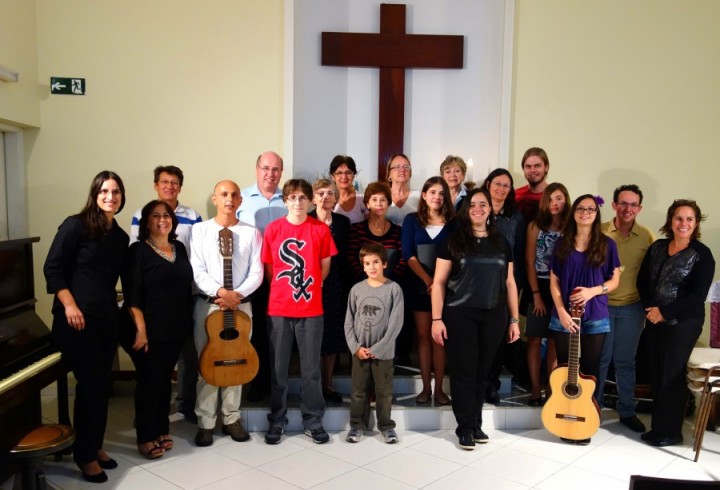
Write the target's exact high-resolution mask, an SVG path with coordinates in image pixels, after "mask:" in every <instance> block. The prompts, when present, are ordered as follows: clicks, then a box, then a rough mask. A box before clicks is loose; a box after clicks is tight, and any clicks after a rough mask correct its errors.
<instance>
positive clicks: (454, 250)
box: [448, 187, 504, 260]
mask: <svg viewBox="0 0 720 490" xmlns="http://www.w3.org/2000/svg"><path fill="white" fill-rule="evenodd" d="M476 194H482V195H483V196H485V199H487V202H488V206H489V208H488V212H489V214H488V221H487V233H488V238H489V239H490V242H491V243H493V245H495V246H496V247H498V248H502V243H503V241H504V238H503V237H502V236H500V235H499V234H498V233H497V231H496V230H495V216H494V214H493V211H492V204H490V202H491V201H490V192H489V191H488V190H487V189H486V188H484V187H476V188H475V189H472V190H470V191H469V192H468V193H467V195H466V196H465V199H464V200H463V203H462V206H460V210H459V211H458V212H457V216H456V217H457V221H458V225H459V227H458V229H457V230H455V231H454V232H453V233H452V234H451V235H450V236H449V237H448V250H449V251H450V254H451V255H452V256H453V257H454V258H455V259H456V260H459V259H462V258H463V257H465V256H466V255H472V254H473V253H474V252H475V251H477V249H478V241H477V239H476V238H475V235H473V229H472V221H471V220H470V207H471V205H472V198H473V196H475V195H476Z"/></svg>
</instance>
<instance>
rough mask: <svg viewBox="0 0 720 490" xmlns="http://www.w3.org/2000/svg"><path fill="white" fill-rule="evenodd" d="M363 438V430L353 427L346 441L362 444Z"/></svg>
mask: <svg viewBox="0 0 720 490" xmlns="http://www.w3.org/2000/svg"><path fill="white" fill-rule="evenodd" d="M362 436H363V430H362V429H357V428H355V427H353V428H352V429H350V432H348V435H347V437H346V438H345V440H346V441H347V442H360V439H362Z"/></svg>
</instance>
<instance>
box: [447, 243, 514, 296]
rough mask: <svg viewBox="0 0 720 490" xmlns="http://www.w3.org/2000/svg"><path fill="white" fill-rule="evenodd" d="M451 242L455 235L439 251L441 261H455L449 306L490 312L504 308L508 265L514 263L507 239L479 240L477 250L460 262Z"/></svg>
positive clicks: (448, 291) (449, 291)
mask: <svg viewBox="0 0 720 490" xmlns="http://www.w3.org/2000/svg"><path fill="white" fill-rule="evenodd" d="M455 233H462V231H461V230H457V231H456V232H455ZM451 239H452V235H451V236H450V237H448V239H446V240H445V241H444V242H443V244H442V245H441V246H440V250H438V258H440V259H444V260H450V261H452V270H451V271H450V277H449V279H448V283H447V294H446V297H445V306H463V307H467V308H483V309H490V308H496V307H498V306H500V305H504V304H505V303H506V302H507V286H506V283H505V281H506V280H507V275H508V264H510V263H511V262H512V250H510V246H509V245H508V243H507V240H505V239H504V238H503V237H498V239H497V240H493V239H491V238H478V239H477V245H476V246H475V247H474V249H473V250H472V251H470V252H469V253H467V254H465V256H463V257H462V258H460V259H458V258H457V257H454V256H453V255H452V254H451V253H450V250H449V248H448V241H449V240H451Z"/></svg>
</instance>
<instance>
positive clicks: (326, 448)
mask: <svg viewBox="0 0 720 490" xmlns="http://www.w3.org/2000/svg"><path fill="white" fill-rule="evenodd" d="M44 398H45V402H44V406H45V407H47V412H50V414H49V415H48V418H49V419H52V418H53V415H52V408H51V407H53V405H54V404H53V399H52V397H44ZM641 418H643V420H644V421H645V422H646V423H647V422H649V420H648V417H647V416H641ZM109 419H110V424H109V428H108V432H107V436H106V446H105V448H106V449H107V450H108V452H109V453H110V454H111V455H112V456H113V457H114V458H115V459H117V461H118V462H119V463H120V466H119V468H117V469H115V470H110V471H108V472H107V473H108V476H109V477H110V480H109V481H108V482H107V483H105V484H102V485H97V484H91V483H87V482H85V481H84V480H82V479H81V478H80V474H79V472H78V470H77V468H76V467H75V466H74V465H73V464H72V463H71V462H70V461H69V458H68V457H66V458H65V461H63V462H60V463H55V462H53V461H51V460H48V461H47V463H46V467H45V473H46V476H47V479H48V481H49V483H50V485H51V487H53V488H62V489H78V488H97V489H100V488H113V489H115V488H117V489H119V488H127V489H146V488H148V489H153V490H161V489H166V488H167V489H177V488H182V489H196V488H202V489H208V490H209V489H212V490H217V489H231V490H237V489H239V488H252V489H294V488H313V489H343V490H351V489H355V488H357V489H363V490H367V489H373V490H376V489H378V490H379V489H386V488H387V489H405V488H408V489H409V488H428V489H453V490H455V489H462V488H469V489H470V488H472V489H477V488H484V489H528V488H535V489H552V490H563V489H577V488H583V490H587V489H593V488H598V489H603V490H612V489H627V488H628V481H629V477H630V475H632V474H643V475H649V476H659V477H665V478H679V479H696V480H720V434H719V433H707V434H706V436H705V443H704V449H703V451H702V453H701V455H700V461H699V462H698V463H694V462H693V461H692V459H693V455H694V453H693V452H692V448H691V447H690V444H691V438H690V433H691V430H692V425H691V423H692V421H691V420H690V421H688V423H687V424H686V433H685V444H684V445H682V446H676V447H670V448H662V449H660V448H652V447H649V446H647V445H646V444H644V443H643V442H641V441H640V438H639V435H638V434H635V433H632V432H630V431H629V430H628V429H626V428H625V427H624V426H622V425H620V424H619V423H618V422H617V419H616V415H615V412H613V411H603V419H604V422H603V425H602V427H601V429H600V430H599V432H598V433H597V434H596V435H595V436H594V437H593V439H592V443H591V444H590V445H589V446H586V447H580V446H571V445H567V444H564V443H562V442H560V441H559V440H558V439H557V438H555V437H553V436H551V435H550V434H549V433H548V432H546V431H545V430H542V429H536V430H487V432H488V435H489V436H490V442H489V443H488V444H484V445H478V447H477V448H476V449H475V450H474V451H464V450H461V449H459V448H458V447H457V445H456V441H457V439H456V437H455V435H454V433H453V431H452V430H438V431H413V430H400V431H399V435H400V438H401V441H400V443H399V444H394V445H388V444H385V443H383V441H382V438H381V436H380V435H379V433H378V432H377V431H376V432H373V433H371V434H369V435H368V436H367V437H365V438H364V439H363V440H362V441H361V442H360V443H358V444H350V443H347V442H345V439H344V438H345V435H346V432H345V431H342V432H332V433H331V440H330V442H329V443H328V444H323V445H316V444H313V442H312V441H311V440H310V438H308V437H307V436H305V435H304V434H302V433H297V432H295V433H288V434H287V435H286V436H285V437H283V441H282V443H281V444H279V445H277V446H269V445H267V444H265V443H264V441H263V434H262V433H253V434H252V440H251V441H249V442H245V443H236V442H233V441H232V440H231V439H230V438H229V437H228V436H219V435H216V437H215V443H214V444H213V445H212V446H210V447H207V448H198V447H195V445H194V444H193V442H192V441H193V437H194V435H195V430H196V426H195V425H192V424H190V423H188V422H186V421H185V420H184V419H182V417H181V416H179V415H173V416H172V417H171V419H172V421H173V422H172V427H171V431H172V433H173V435H174V438H175V448H174V449H172V451H169V452H167V453H166V454H165V456H164V457H162V458H160V459H158V460H154V461H148V460H145V459H143V458H142V457H141V456H140V455H139V454H138V453H137V450H136V447H135V431H134V429H133V428H132V419H133V403H132V396H130V395H119V396H116V397H114V398H113V399H112V401H111V409H110V416H109ZM218 433H219V431H218ZM0 486H1V487H2V488H10V487H11V486H12V485H11V482H5V483H4V484H2V485H0Z"/></svg>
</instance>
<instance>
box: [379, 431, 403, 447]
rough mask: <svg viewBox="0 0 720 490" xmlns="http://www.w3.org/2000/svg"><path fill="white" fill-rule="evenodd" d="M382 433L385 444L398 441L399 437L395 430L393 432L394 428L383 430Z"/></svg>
mask: <svg viewBox="0 0 720 490" xmlns="http://www.w3.org/2000/svg"><path fill="white" fill-rule="evenodd" d="M382 435H383V437H384V438H385V443H386V444H395V443H396V442H400V439H399V438H398V435H397V432H395V429H387V430H384V431H383V433H382Z"/></svg>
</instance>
